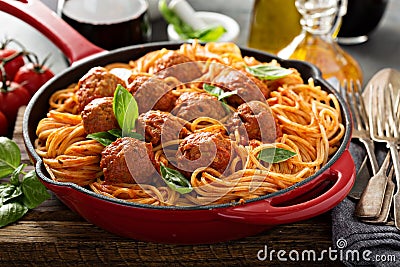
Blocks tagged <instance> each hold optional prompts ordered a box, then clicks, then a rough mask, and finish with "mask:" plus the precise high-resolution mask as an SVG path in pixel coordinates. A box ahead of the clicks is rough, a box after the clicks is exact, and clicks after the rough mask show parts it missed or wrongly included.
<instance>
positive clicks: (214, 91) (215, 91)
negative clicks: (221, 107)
mask: <svg viewBox="0 0 400 267" xmlns="http://www.w3.org/2000/svg"><path fill="white" fill-rule="evenodd" d="M203 89H204V90H205V91H207V93H209V94H210V95H213V96H215V97H217V98H218V100H219V101H222V100H224V99H225V98H228V97H230V96H233V95H236V94H237V90H233V91H229V92H225V91H224V90H222V89H221V88H219V87H217V86H214V85H210V84H206V83H205V84H203Z"/></svg>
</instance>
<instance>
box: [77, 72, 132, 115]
mask: <svg viewBox="0 0 400 267" xmlns="http://www.w3.org/2000/svg"><path fill="white" fill-rule="evenodd" d="M118 84H121V85H122V86H124V87H125V86H126V84H125V82H124V81H123V80H122V79H121V78H119V77H118V76H116V75H114V74H112V73H110V72H109V71H108V70H107V69H106V68H103V67H94V68H92V69H90V70H89V72H88V73H86V74H85V75H84V76H83V77H82V78H81V79H80V80H79V82H78V91H77V92H76V95H77V98H78V110H79V112H81V111H82V110H83V109H84V107H85V106H86V105H87V104H88V103H89V102H90V101H92V100H93V99H95V98H100V97H105V96H113V95H114V92H115V89H116V88H117V85H118Z"/></svg>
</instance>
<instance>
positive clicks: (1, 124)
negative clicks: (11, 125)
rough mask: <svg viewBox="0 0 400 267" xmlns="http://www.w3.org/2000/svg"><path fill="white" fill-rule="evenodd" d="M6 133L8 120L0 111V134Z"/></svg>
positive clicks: (4, 134)
mask: <svg viewBox="0 0 400 267" xmlns="http://www.w3.org/2000/svg"><path fill="white" fill-rule="evenodd" d="M7 133H8V121H7V118H6V115H4V114H3V112H1V111H0V136H7Z"/></svg>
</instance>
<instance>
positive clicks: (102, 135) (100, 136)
mask: <svg viewBox="0 0 400 267" xmlns="http://www.w3.org/2000/svg"><path fill="white" fill-rule="evenodd" d="M86 138H89V139H93V140H96V141H97V142H99V143H100V144H102V145H103V146H108V145H110V144H111V143H112V142H114V141H115V140H117V137H115V136H114V135H112V134H110V133H108V132H98V133H92V134H88V135H87V136H86Z"/></svg>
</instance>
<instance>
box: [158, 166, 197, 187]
mask: <svg viewBox="0 0 400 267" xmlns="http://www.w3.org/2000/svg"><path fill="white" fill-rule="evenodd" d="M160 172H161V177H162V178H163V180H164V181H165V183H166V184H167V185H168V186H169V188H171V189H172V190H174V191H176V192H178V193H180V194H187V193H190V192H192V190H193V187H192V185H191V184H190V182H189V181H188V179H186V177H185V176H183V175H182V173H180V172H179V171H177V170H174V169H171V168H168V167H166V166H165V165H164V164H163V163H162V162H161V164H160Z"/></svg>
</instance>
